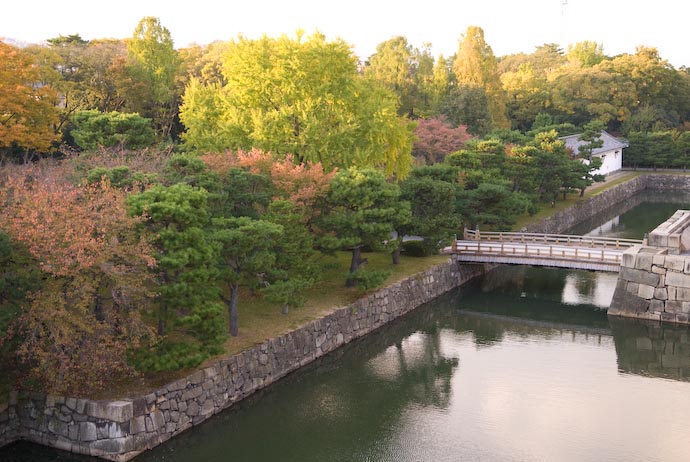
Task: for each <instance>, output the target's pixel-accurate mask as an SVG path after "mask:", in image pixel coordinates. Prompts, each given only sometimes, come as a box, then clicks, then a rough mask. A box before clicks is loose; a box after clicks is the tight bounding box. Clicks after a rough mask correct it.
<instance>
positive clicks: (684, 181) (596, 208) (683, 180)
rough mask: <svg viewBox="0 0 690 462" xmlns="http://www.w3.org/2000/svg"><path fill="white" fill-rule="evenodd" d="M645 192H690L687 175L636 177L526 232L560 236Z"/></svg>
mask: <svg viewBox="0 0 690 462" xmlns="http://www.w3.org/2000/svg"><path fill="white" fill-rule="evenodd" d="M645 189H648V190H652V191H677V190H686V191H690V175H672V174H663V173H658V174H645V175H640V176H637V177H635V178H633V179H631V180H630V181H626V182H625V183H621V184H619V185H616V186H614V187H613V188H610V189H607V190H604V191H602V192H601V193H599V194H597V195H594V196H592V197H590V198H589V199H588V200H586V201H582V202H578V203H576V204H575V205H573V206H572V207H569V208H567V209H565V210H561V211H559V212H556V213H554V214H553V215H551V216H549V217H546V218H544V219H543V220H542V221H541V222H539V223H535V224H533V225H530V226H527V231H528V232H533V233H563V232H565V231H566V230H568V229H570V228H572V227H573V226H575V225H577V224H579V223H582V222H584V221H586V220H588V219H589V218H591V217H593V216H594V215H596V214H598V213H601V212H603V211H605V210H606V209H608V208H610V207H612V206H613V205H615V204H617V203H619V202H622V201H624V200H626V199H628V198H630V197H632V196H634V195H635V194H637V193H639V192H641V191H643V190H645Z"/></svg>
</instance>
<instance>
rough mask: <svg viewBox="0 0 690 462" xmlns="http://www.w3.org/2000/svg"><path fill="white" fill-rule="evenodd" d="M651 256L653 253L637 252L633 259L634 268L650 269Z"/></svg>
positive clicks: (652, 256)
mask: <svg viewBox="0 0 690 462" xmlns="http://www.w3.org/2000/svg"><path fill="white" fill-rule="evenodd" d="M653 258H654V255H653V254H650V253H638V254H637V258H636V259H635V268H636V269H640V270H644V271H651V270H652V260H653Z"/></svg>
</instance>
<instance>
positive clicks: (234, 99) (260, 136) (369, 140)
mask: <svg viewBox="0 0 690 462" xmlns="http://www.w3.org/2000/svg"><path fill="white" fill-rule="evenodd" d="M223 75H224V78H225V80H226V81H227V83H226V84H225V85H222V86H221V85H219V84H210V85H204V84H202V83H201V82H199V81H198V80H192V81H191V82H190V84H189V85H188V86H187V89H186V91H185V96H184V103H183V105H182V107H181V109H180V117H181V119H182V122H183V123H184V124H185V126H186V128H187V131H186V133H185V134H184V140H185V142H186V143H187V145H188V146H190V147H192V148H195V149H198V150H200V151H223V150H225V149H233V150H234V149H244V150H250V149H252V148H259V149H263V150H265V151H270V152H273V153H274V154H278V155H281V156H285V155H287V154H293V155H295V156H296V158H297V159H298V160H299V161H301V162H303V161H310V162H319V163H321V164H322V165H323V166H324V167H325V168H328V169H330V168H333V167H347V166H351V165H356V166H362V167H366V166H369V167H379V168H382V169H384V170H385V171H386V172H388V173H389V174H398V175H405V174H406V173H407V172H408V171H409V168H410V164H411V155H410V152H411V149H412V129H413V126H412V124H410V123H409V122H407V121H405V120H403V119H401V118H399V117H398V116H397V99H396V97H395V95H394V94H393V93H392V92H391V91H390V90H387V89H386V88H384V87H383V86H382V85H381V84H379V83H377V82H376V81H374V80H372V79H365V78H362V77H361V76H360V75H359V74H358V72H357V62H356V59H355V57H354V55H353V54H352V51H351V49H350V47H349V46H348V45H347V44H346V43H345V42H343V41H342V40H337V41H333V42H328V41H327V40H326V39H325V37H324V36H323V35H321V34H314V35H311V36H309V37H306V38H305V37H303V36H302V35H301V34H298V35H297V36H296V37H295V38H290V37H287V36H281V37H280V38H277V39H274V38H269V37H266V36H264V37H262V38H260V39H257V40H250V39H247V38H244V37H240V38H239V39H237V40H236V41H234V42H232V43H230V44H229V46H228V48H227V50H226V52H225V54H224V56H223Z"/></svg>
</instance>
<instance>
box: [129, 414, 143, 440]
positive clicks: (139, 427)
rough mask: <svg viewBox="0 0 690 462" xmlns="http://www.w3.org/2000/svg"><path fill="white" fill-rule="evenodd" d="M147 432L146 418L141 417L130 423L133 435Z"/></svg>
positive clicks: (130, 430)
mask: <svg viewBox="0 0 690 462" xmlns="http://www.w3.org/2000/svg"><path fill="white" fill-rule="evenodd" d="M145 431H146V416H143V415H139V416H136V417H134V418H133V419H132V420H130V421H129V432H130V433H131V434H132V435H136V434H137V433H142V432H145Z"/></svg>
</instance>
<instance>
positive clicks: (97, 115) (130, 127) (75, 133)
mask: <svg viewBox="0 0 690 462" xmlns="http://www.w3.org/2000/svg"><path fill="white" fill-rule="evenodd" d="M72 124H73V125H74V129H73V130H72V131H71V135H72V137H73V138H74V142H75V143H76V144H77V146H79V147H80V148H81V149H85V150H92V149H97V148H98V147H113V146H121V147H123V148H128V149H140V148H145V147H148V146H151V145H152V144H153V143H154V142H155V141H156V138H155V134H154V131H153V128H152V127H151V119H146V118H144V117H141V116H140V115H139V114H125V113H121V112H117V111H113V112H106V113H103V112H99V111H79V112H76V113H75V114H74V115H73V116H72Z"/></svg>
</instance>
